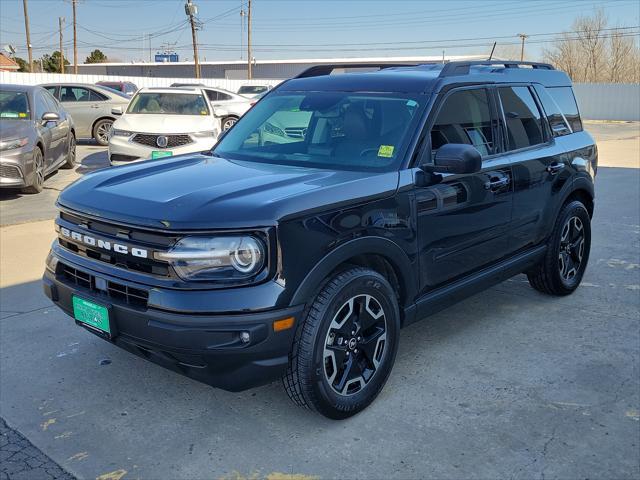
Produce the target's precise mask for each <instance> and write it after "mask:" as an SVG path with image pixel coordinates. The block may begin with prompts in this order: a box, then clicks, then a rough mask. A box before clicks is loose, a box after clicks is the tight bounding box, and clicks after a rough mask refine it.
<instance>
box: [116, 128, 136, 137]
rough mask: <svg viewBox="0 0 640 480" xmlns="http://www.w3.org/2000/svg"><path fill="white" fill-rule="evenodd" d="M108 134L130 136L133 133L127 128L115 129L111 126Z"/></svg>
mask: <svg viewBox="0 0 640 480" xmlns="http://www.w3.org/2000/svg"><path fill="white" fill-rule="evenodd" d="M110 135H111V136H112V137H130V136H131V135H133V132H130V131H129V130H117V129H115V128H112V129H111V132H110Z"/></svg>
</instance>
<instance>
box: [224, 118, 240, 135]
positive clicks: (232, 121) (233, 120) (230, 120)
mask: <svg viewBox="0 0 640 480" xmlns="http://www.w3.org/2000/svg"><path fill="white" fill-rule="evenodd" d="M237 121H238V118H237V117H226V118H223V119H222V131H223V132H224V131H226V130H229V129H230V128H231V127H233V126H234V125H235V124H236V122H237Z"/></svg>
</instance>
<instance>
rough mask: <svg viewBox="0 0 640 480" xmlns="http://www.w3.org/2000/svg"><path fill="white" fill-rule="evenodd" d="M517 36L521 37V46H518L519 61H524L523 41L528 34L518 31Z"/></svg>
mask: <svg viewBox="0 0 640 480" xmlns="http://www.w3.org/2000/svg"><path fill="white" fill-rule="evenodd" d="M518 36H519V37H520V38H521V39H522V46H521V47H520V61H521V62H522V61H524V41H525V40H526V39H527V38H529V35H526V34H524V33H519V34H518Z"/></svg>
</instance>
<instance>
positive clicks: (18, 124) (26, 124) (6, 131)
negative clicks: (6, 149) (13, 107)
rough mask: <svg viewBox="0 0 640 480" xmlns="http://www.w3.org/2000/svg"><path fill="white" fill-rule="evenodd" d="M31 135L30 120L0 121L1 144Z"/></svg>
mask: <svg viewBox="0 0 640 480" xmlns="http://www.w3.org/2000/svg"><path fill="white" fill-rule="evenodd" d="M32 134H33V122H32V121H31V120H4V119H3V120H0V140H2V141H3V142H6V141H7V140H15V139H17V138H24V137H31V135H32Z"/></svg>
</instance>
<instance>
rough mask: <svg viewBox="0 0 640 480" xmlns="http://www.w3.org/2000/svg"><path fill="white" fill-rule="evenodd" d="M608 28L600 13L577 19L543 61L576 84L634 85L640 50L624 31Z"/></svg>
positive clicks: (547, 52)
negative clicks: (628, 83) (551, 64)
mask: <svg viewBox="0 0 640 480" xmlns="http://www.w3.org/2000/svg"><path fill="white" fill-rule="evenodd" d="M607 26H608V21H607V17H606V15H605V14H604V12H603V11H602V10H596V11H595V13H594V14H593V15H592V16H580V17H578V18H576V20H575V21H574V22H573V25H572V32H567V33H564V34H562V35H561V36H560V37H559V38H557V39H556V40H555V42H554V44H553V46H552V47H551V48H550V49H546V50H545V51H544V57H545V59H546V60H547V61H549V62H551V63H553V64H554V65H555V66H556V68H559V69H560V70H564V71H565V72H567V74H568V75H569V76H570V77H571V79H572V80H573V81H575V82H614V83H627V82H637V81H638V78H639V76H640V72H639V68H640V49H639V48H638V45H637V43H636V41H635V40H634V38H633V36H629V35H628V34H627V33H625V31H624V30H622V29H610V28H607Z"/></svg>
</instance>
